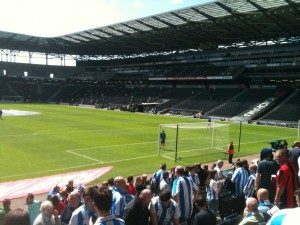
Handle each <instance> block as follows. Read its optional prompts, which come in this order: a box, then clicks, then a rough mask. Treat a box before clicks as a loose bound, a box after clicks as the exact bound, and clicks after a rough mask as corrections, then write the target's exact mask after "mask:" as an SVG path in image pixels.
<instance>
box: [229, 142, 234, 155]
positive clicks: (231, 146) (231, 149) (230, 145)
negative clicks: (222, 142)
mask: <svg viewBox="0 0 300 225" xmlns="http://www.w3.org/2000/svg"><path fill="white" fill-rule="evenodd" d="M227 151H228V154H230V155H233V154H234V147H233V145H232V144H229V145H228V150H227Z"/></svg>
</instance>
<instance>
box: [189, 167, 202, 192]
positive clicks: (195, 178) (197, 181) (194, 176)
mask: <svg viewBox="0 0 300 225" xmlns="http://www.w3.org/2000/svg"><path fill="white" fill-rule="evenodd" d="M188 171H189V177H190V178H191V179H192V181H193V182H194V183H195V184H196V185H197V186H198V187H200V179H199V176H198V174H197V173H196V166H194V165H192V166H189V167H188Z"/></svg>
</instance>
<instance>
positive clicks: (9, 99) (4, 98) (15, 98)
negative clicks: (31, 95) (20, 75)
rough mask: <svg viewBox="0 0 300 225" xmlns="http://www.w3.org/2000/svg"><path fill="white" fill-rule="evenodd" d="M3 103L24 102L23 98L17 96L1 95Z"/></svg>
mask: <svg viewBox="0 0 300 225" xmlns="http://www.w3.org/2000/svg"><path fill="white" fill-rule="evenodd" d="M2 101H3V102H24V96H19V95H3V96H2Z"/></svg>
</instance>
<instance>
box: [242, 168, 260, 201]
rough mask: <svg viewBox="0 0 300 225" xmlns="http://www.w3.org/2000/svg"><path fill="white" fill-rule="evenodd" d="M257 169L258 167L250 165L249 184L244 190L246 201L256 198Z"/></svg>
mask: <svg viewBox="0 0 300 225" xmlns="http://www.w3.org/2000/svg"><path fill="white" fill-rule="evenodd" d="M256 169H257V166H256V165H255V164H250V166H249V172H250V176H249V177H248V180H247V183H246V185H245V187H244V190H243V192H244V194H245V198H246V199H247V198H249V197H256V193H255V179H256Z"/></svg>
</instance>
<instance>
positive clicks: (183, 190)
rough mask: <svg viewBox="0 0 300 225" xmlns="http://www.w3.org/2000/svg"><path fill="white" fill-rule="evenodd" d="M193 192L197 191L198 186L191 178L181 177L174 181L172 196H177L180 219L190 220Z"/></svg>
mask: <svg viewBox="0 0 300 225" xmlns="http://www.w3.org/2000/svg"><path fill="white" fill-rule="evenodd" d="M194 191H198V186H197V185H196V184H195V183H194V182H193V181H192V180H191V178H189V177H185V176H182V177H178V178H176V179H175V180H174V183H173V187H172V195H173V196H174V195H175V194H178V199H179V202H178V204H179V208H180V217H181V218H190V217H191V215H192V211H193V202H192V199H193V194H194Z"/></svg>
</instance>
